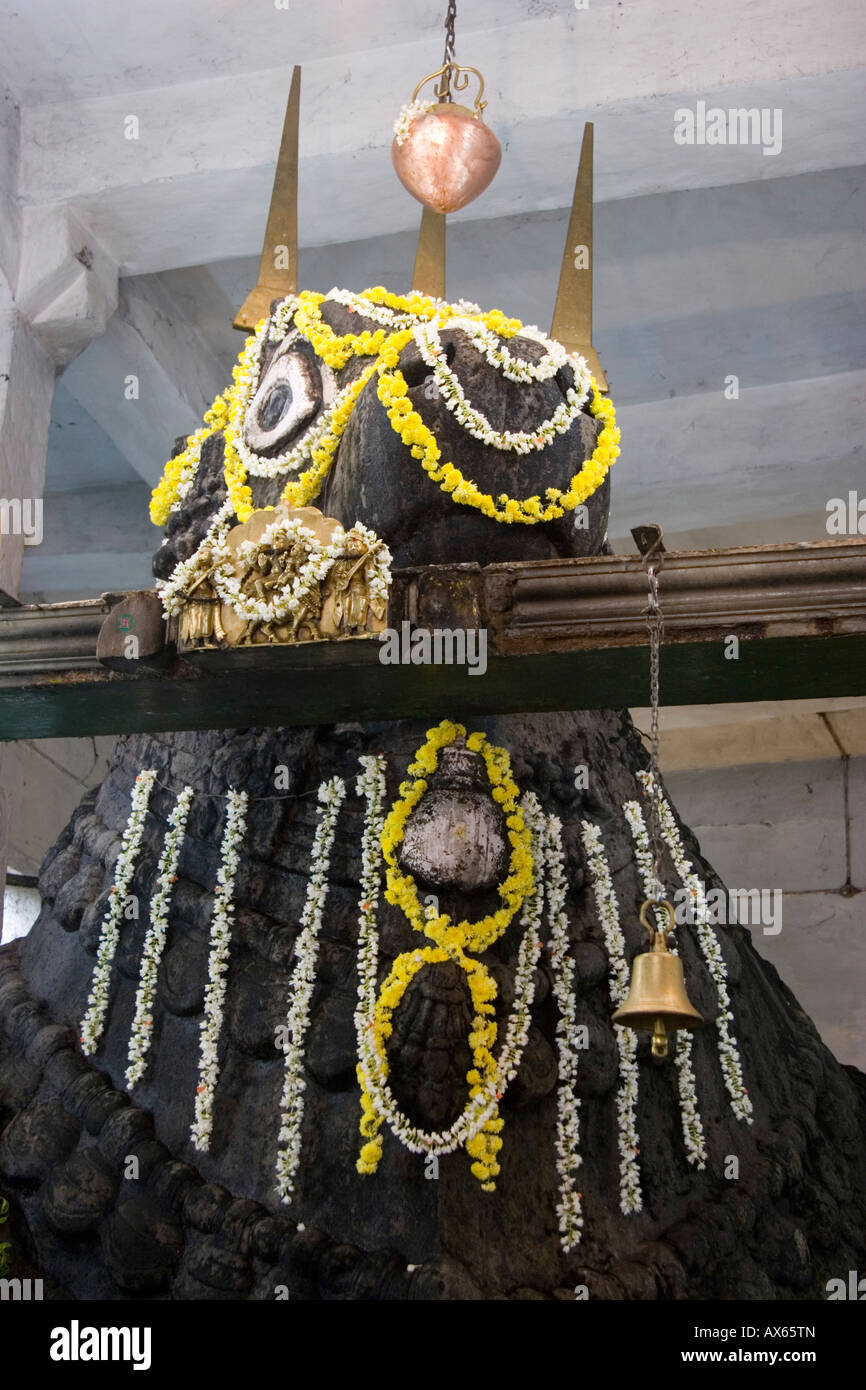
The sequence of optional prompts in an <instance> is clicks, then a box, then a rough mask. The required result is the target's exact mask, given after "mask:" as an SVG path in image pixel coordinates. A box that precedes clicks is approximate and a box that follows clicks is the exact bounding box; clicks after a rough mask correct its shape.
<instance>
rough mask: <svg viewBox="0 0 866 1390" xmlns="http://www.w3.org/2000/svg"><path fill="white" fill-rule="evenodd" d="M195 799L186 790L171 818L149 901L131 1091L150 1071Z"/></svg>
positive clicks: (131, 1051)
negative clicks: (157, 1004) (176, 888)
mask: <svg viewBox="0 0 866 1390" xmlns="http://www.w3.org/2000/svg"><path fill="white" fill-rule="evenodd" d="M192 798H193V789H192V787H190V786H186V787H184V788H183V789H182V790H181V792H180V793H179V794H178V798H177V800H176V801H175V803H174V807H173V808H172V812H171V815H170V816H169V818H168V830H167V831H166V836H165V842H164V844H163V847H162V854H161V855H160V859H159V864H158V865H157V870H156V888H155V890H154V893H153V897H152V898H151V900H150V925H149V927H148V929H147V935H146V936H145V938H144V949H143V950H142V954H141V968H140V972H139V981H138V989H137V991H136V995H135V1015H134V1017H133V1020H132V1030H131V1032H130V1037H129V1056H128V1058H127V1062H128V1065H127V1069H126V1084H127V1086H129V1087H130V1088H132V1087H133V1086H135V1085H136V1084H137V1083H138V1082H139V1081H141V1079H142V1077H143V1076H144V1074H145V1072H146V1071H147V1059H148V1053H149V1051H150V1044H151V1043H152V1041H153V1001H154V997H155V995H156V980H157V976H158V974H159V966H160V962H161V960H162V955H163V951H164V950H165V942H166V937H167V935H168V911H169V907H170V905H171V895H172V887H173V885H174V884H175V883H176V882H177V864H178V860H179V858H180V847H181V845H182V843H183V837H184V835H185V833H186V822H187V817H188V816H189V808H190V803H191V802H192Z"/></svg>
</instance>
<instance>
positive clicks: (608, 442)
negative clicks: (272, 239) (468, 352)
mask: <svg viewBox="0 0 866 1390" xmlns="http://www.w3.org/2000/svg"><path fill="white" fill-rule="evenodd" d="M326 299H327V296H326V295H322V294H317V293H314V292H313V291H309V290H308V291H304V292H303V293H301V294H300V295H297V296H293V298H292V302H293V303H294V304H295V309H294V316H293V318H294V325H295V327H296V328H297V329H298V331H299V332H300V333H301V334H302V335H303V336H304V337H305V338H306V339H307V340H308V341H309V343H310V344H311V345H312V347H313V350H314V351H315V352H316V353H317V355H318V356H319V357H320V358H321V359H322V361H323V362H325V363H326V364H327V365H328V366H329V367H331V368H332V369H333V370H335V371H339V370H340V369H341V368H343V367H345V366H346V364H347V363H348V362H349V361H350V360H351V359H352V358H353V357H371V358H372V359H373V361H372V362H371V363H370V364H369V365H368V366H367V367H365V369H364V371H363V372H362V373H361V374H360V376H359V377H358V378H357V381H356V382H355V383H354V385H353V389H352V391H351V392H350V393H349V395H348V396H347V398H346V400H345V402H344V403H343V405H342V406H341V408H340V410H339V411H338V412H337V415H336V416H335V418H334V421H333V423H332V425H331V428H330V429H329V431H328V433H327V434H325V435H324V436H323V438H322V439H321V440H320V441H319V443H318V444H317V446H316V448H315V449H314V451H313V460H312V465H311V467H310V468H308V469H307V470H306V471H305V472H304V473H302V474H301V475H300V476H299V477H298V478H296V479H294V480H293V481H290V482H288V483H287V484H286V486H285V488H284V490H283V493H282V499H281V500H283V501H285V502H288V503H289V505H290V506H293V507H304V506H308V505H309V504H310V503H311V502H312V501H314V500H315V498H316V497H317V496H318V494H319V491H320V490H321V487H322V484H323V482H324V480H325V478H326V477H327V475H328V472H329V470H330V467H331V464H332V463H333V459H334V454H335V453H336V449H337V445H338V444H339V441H340V436H341V435H342V433H343V430H344V429H345V427H346V423H347V421H348V419H349V418H350V416H351V414H352V411H353V410H354V408H355V404H356V402H357V399H358V396H359V395H360V393H361V391H362V390H363V388H364V387H365V386H366V384H367V382H368V381H369V380H370V378H371V376H372V375H373V372H374V371H377V372H378V374H379V380H378V383H377V388H378V396H379V400H380V401H381V403H382V405H383V406H384V407H385V409H386V411H387V413H388V419H389V420H390V422H391V425H392V428H393V429H394V430H395V431H396V433H397V434H398V435H399V436H400V438H401V439H402V441H403V443H404V444H405V445H406V447H407V448H408V449H409V450H410V451H411V454H412V456H413V458H416V459H418V460H419V461H420V463H421V466H422V467H423V469H424V471H425V472H426V473H427V474H428V476H429V477H430V478H431V479H432V480H433V481H434V482H437V483H439V485H440V487H441V489H442V491H443V492H447V493H450V494H451V496H452V497H453V499H454V501H455V502H458V503H460V504H461V505H463V506H469V507H475V508H477V509H478V510H479V511H481V512H482V513H483V514H484V515H485V516H488V517H490V518H491V519H492V520H494V521H500V522H506V523H513V522H520V523H523V524H524V525H535V524H536V523H538V522H541V521H552V520H554V519H556V518H557V517H560V516H562V515H563V513H564V512H567V511H572V510H574V508H575V507H577V506H578V505H579V504H580V503H581V502H583V501H585V500H586V498H587V497H589V496H590V495H591V494H592V493H593V492H594V491H595V489H596V488H597V487H598V486H599V484H600V483H601V482H602V481H603V479H604V477H605V475H606V473H607V471H608V469H609V468H610V466H611V465H612V464H613V463H614V461H615V460H616V458H617V457H618V455H619V439H620V432H619V430H618V428H617V426H616V415H615V412H614V408H613V404H612V402H611V401H609V400H607V399H606V398H605V397H603V396H602V395H601V393H600V392H599V390H598V387H597V385H596V383H595V382H594V381H593V383H592V399H591V402H590V410H591V412H592V414H593V415H595V416H598V417H600V418H601V419H602V421H603V427H602V431H601V434H600V435H599V438H598V441H597V443H596V446H595V449H594V451H593V453H592V455H591V456H590V458H588V459H586V460H585V461H584V463H583V465H582V466H581V468H580V469H579V470H578V472H577V473H575V475H574V477H573V478H572V479H571V482H570V483H569V486H568V488H567V489H566V491H564V492H563V491H561V490H560V489H558V488H552V487H551V488H547V489H545V494H544V496H545V499H546V500H542V498H541V497H540V496H538V495H536V496H533V497H527V498H524V499H522V500H520V499H516V498H511V497H508V496H507V494H505V493H502V494H500V495H499V496H498V497H497V498H495V499H494V498H493V497H491V496H490V495H489V494H488V493H483V492H481V491H480V489H479V488H478V487H477V486H476V485H475V483H473V482H472V480H471V479H467V478H464V476H463V474H462V473H461V472H460V470H459V468H457V467H456V466H455V464H453V463H443V462H442V455H441V451H440V449H439V446H438V445H437V443H436V439H435V436H434V435H433V433H432V431H431V430H430V429H429V427H428V426H427V425H425V424H424V421H423V420H422V418H421V416H420V415H419V414H418V412H417V411H416V410H415V409H414V407H413V405H412V402H411V400H410V399H409V388H408V386H407V384H406V380H405V378H404V376H403V374H402V372H400V370H399V368H398V361H399V354H400V352H401V351H402V349H403V348H404V347H405V346H406V344H407V343H409V342H410V341H411V340H412V337H413V335H414V329H413V328H399V329H389V328H387V327H383V328H378V329H376V330H364V331H363V332H361V333H357V334H355V333H346V334H342V335H341V334H338V333H336V332H335V331H334V329H333V328H331V327H330V325H329V324H327V323H326V322H325V321H324V319H323V317H322V313H321V305H322V304H323V303H324V302H325V300H326ZM362 299H366V300H367V301H368V302H369V303H372V304H374V305H380V306H382V307H384V308H387V309H391V310H393V311H394V312H395V313H403V314H408V315H411V316H413V317H414V318H416V319H417V320H419V321H423V320H425V319H426V320H431V319H434V318H435V319H437V320H438V322H439V323H440V324H442V325H446V324H447V323H448V322H449V321H450V320H451V319H454V318H460V317H463V318H465V317H467V313H468V311H467V308H466V306H465V305H463V304H446V303H444V302H443V301H441V300H437V299H430V298H427V297H425V296H423V295H419V294H417V293H414V292H413V293H412V294H409V295H396V294H391V293H390V292H389V291H388V290H386V289H385V288H384V286H382V285H376V286H374V287H373V288H372V289H368V290H365V291H364V292H363V294H362V295H360V296H358V300H359V311H360V312H362V313H363V306H362V305H360V301H361V300H362ZM468 316H469V317H471V318H473V319H477V321H478V322H479V323H482V324H483V325H484V326H485V327H486V328H488V329H490V330H491V331H492V332H493V333H496V334H498V335H499V336H500V337H503V338H512V337H514V336H515V335H516V334H518V333H519V332H520V331H521V329H522V327H523V325H522V323H521V322H520V320H519V319H512V318H508V317H507V316H506V315H505V314H503V313H501V312H500V310H498V309H493V310H490V311H489V312H486V313H481V312H477V313H476V312H474V311H473V312H471V313H469V314H468ZM266 322H268V321H267V320H262V322H261V323H259V324H258V325H257V327H256V331H255V333H254V334H253V335H252V336H250V337H249V338H247V340H246V343H245V344H244V348H243V350H242V352H241V355H240V357H239V359H238V361H237V363H236V364H235V367H234V371H233V377H234V381H233V384H232V385H231V386H230V387H229V388H228V389H227V390H226V391H225V392H223V393H222V394H221V395H220V396H218V397H217V398H216V400H215V401H214V403H213V405H212V406H211V408H210V410H209V411H208V412H207V413H206V415H205V417H204V425H203V427H202V428H201V429H199V430H196V431H195V433H194V434H192V435H190V437H189V439H188V441H187V446H186V449H185V450H184V451H183V453H181V454H179V455H178V456H177V457H176V458H173V459H170V460H169V461H168V463H167V464H166V466H165V470H164V472H163V475H162V478H161V480H160V482H159V483H158V484H157V486H156V488H155V489H154V491H153V495H152V498H151V506H150V517H151V521H153V523H154V524H155V525H157V526H164V525H165V523H166V521H167V520H168V517H169V515H170V513H171V512H172V510H173V509H174V508H175V507H176V506H177V505H178V504H179V502H180V500H181V497H182V494H183V491H184V486H183V485H184V483H185V482H187V481H189V480H191V478H192V477H194V475H195V472H196V469H197V468H198V463H199V458H200V455H201V446H202V444H203V443H204V441H205V440H206V439H207V438H208V437H209V436H210V435H212V434H216V433H218V432H219V431H222V432H223V435H224V439H225V465H224V474H225V482H226V488H227V490H228V496H229V498H230V499H231V502H232V505H233V506H234V510H235V513H236V515H237V517H238V520H239V521H242V522H243V521H246V520H247V518H248V517H249V515H250V513H251V511H252V510H253V495H252V489H251V488H250V486H249V483H248V481H247V473H246V469H245V467H244V464H243V462H242V460H241V458H240V456H239V454H238V451H237V449H236V447H235V441H236V440H237V438H238V436H239V435H240V432H241V430H242V429H243V416H244V411H245V409H246V403H247V398H248V392H249V389H250V387H251V385H254V384H255V383H254V378H255V376H256V374H257V367H256V365H255V364H256V362H257V353H258V347H259V344H258V339H259V335H260V334H261V332H262V330H263V327H264V325H265V323H266Z"/></svg>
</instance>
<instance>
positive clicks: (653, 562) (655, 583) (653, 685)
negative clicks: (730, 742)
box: [646, 553, 664, 902]
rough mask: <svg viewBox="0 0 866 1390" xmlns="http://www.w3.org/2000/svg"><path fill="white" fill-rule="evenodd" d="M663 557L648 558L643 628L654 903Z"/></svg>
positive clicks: (658, 856) (658, 884)
mask: <svg viewBox="0 0 866 1390" xmlns="http://www.w3.org/2000/svg"><path fill="white" fill-rule="evenodd" d="M661 566H662V557H661V555H660V554H658V553H656V554H655V555H653V556H652V558H649V557H648V563H647V567H646V569H647V579H648V581H649V598H648V603H647V610H646V625H647V631H648V632H649V639H650V771H651V773H652V790H651V794H650V798H649V816H648V820H649V836H650V844H651V846H652V854H653V878H654V880H655V883H654V891H655V895H656V896H655V900H656V902H661V900H662V899H663V898H664V888H663V886H662V881H661V860H662V851H661V813H660V806H661V795H662V789H661V774H660V773H659V649H660V647H661V643H662V637H663V635H664V619H663V618H662V610H661V603H660V601H659V573H658V572H659V570H660V569H661Z"/></svg>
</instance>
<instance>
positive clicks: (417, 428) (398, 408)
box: [378, 333, 620, 526]
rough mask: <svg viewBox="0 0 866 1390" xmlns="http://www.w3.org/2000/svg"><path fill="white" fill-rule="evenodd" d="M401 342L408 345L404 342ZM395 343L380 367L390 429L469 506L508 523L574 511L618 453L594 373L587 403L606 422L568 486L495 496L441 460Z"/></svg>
mask: <svg viewBox="0 0 866 1390" xmlns="http://www.w3.org/2000/svg"><path fill="white" fill-rule="evenodd" d="M411 336H412V334H411V333H410V334H408V337H411ZM404 338H405V335H404ZM406 340H408V339H406ZM400 346H401V347H402V346H405V342H404V343H401V344H400ZM395 347H396V344H392V345H390V348H389V349H388V350H386V351H385V352H383V353H382V356H381V358H380V360H379V369H378V370H379V385H378V393H379V400H380V401H381V403H382V405H383V406H384V407H385V410H386V411H387V414H388V419H389V420H390V421H391V427H392V429H393V430H394V431H395V432H396V433H397V434H398V435H399V436H400V438H401V439H402V441H403V443H404V444H405V445H406V447H407V449H409V450H410V452H411V454H412V457H413V458H416V459H418V460H419V461H420V463H421V467H422V468H423V469H424V472H425V473H426V474H427V475H428V477H430V478H431V479H432V480H433V482H435V483H438V484H439V486H440V488H441V490H442V491H443V492H450V494H451V496H452V497H453V499H454V501H455V502H459V503H461V505H463V506H465V507H475V508H476V509H477V510H478V511H480V512H482V513H483V514H484V516H489V517H490V518H491V520H492V521H503V522H506V523H508V524H511V523H513V522H522V523H523V524H524V525H525V526H535V525H537V523H538V522H540V521H555V520H556V519H557V517H560V516H562V515H563V514H564V513H565V512H571V511H574V509H575V507H577V506H579V505H580V503H581V502H585V501H586V499H587V497H590V496H591V495H592V494H593V492H595V490H596V488H598V487H599V485H600V484H601V483H602V482H603V481H604V478H605V475H606V473H607V471H608V469H609V468H610V467H611V465H612V464H613V463H615V461H616V459H617V458H618V457H619V440H620V432H619V429H618V428H617V425H616V412H615V410H614V408H613V402H612V401H610V400H608V399H607V398H606V397H604V396H602V394H601V392H600V391H599V389H598V386H597V384H596V382H595V380H594V379H593V381H592V400H591V402H590V407H589V408H590V412H591V413H592V414H593V415H594V416H597V417H600V418H601V419H602V421H603V422H604V423H603V427H602V431H601V434H600V435H599V437H598V440H597V441H596V446H595V449H594V450H593V452H592V454H591V455H590V457H589V458H588V459H585V460H584V462H583V464H582V465H581V467H580V468H579V469H578V471H577V472H576V473H575V474H574V476H573V478H572V479H571V482H570V483H569V485H568V488H567V490H566V491H565V492H562V491H561V490H560V489H559V488H555V487H549V488H545V492H544V495H545V497H546V498H547V499H548V500H547V504H546V505H545V504H544V503H543V502H542V500H541V498H540V497H539V496H538V494H536V495H535V496H533V497H526V498H524V499H522V500H520V499H518V498H514V497H509V496H508V495H507V493H504V492H503V493H500V494H499V496H498V498H496V499H495V500H494V498H493V497H492V496H491V495H490V493H488V492H482V491H481V490H480V488H478V487H477V486H476V485H475V483H473V481H472V479H471V478H465V477H464V476H463V474H462V473H461V472H460V469H459V468H457V467H456V465H455V464H453V463H442V462H441V459H442V452H441V450H440V448H439V445H438V444H437V443H436V436H435V435H434V434H433V431H432V430H431V429H430V428H429V427H428V426H427V425H425V424H424V421H423V420H422V418H421V416H420V415H419V414H418V411H417V410H415V408H414V406H413V405H412V402H411V400H410V399H409V387H408V386H407V384H406V378H405V377H404V376H403V373H402V372H401V371H399V370H398V368H397V358H396V355H395V352H394V348H395Z"/></svg>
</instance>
